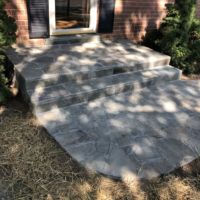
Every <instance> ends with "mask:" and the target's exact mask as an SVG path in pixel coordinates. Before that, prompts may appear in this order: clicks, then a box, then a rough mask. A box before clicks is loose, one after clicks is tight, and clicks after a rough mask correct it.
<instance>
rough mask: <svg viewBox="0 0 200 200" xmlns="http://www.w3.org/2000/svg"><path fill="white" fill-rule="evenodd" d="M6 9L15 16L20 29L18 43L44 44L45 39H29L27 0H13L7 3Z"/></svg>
mask: <svg viewBox="0 0 200 200" xmlns="http://www.w3.org/2000/svg"><path fill="white" fill-rule="evenodd" d="M6 11H7V12H8V14H9V15H11V16H12V17H14V18H15V20H16V23H17V26H18V31H17V43H18V44H21V43H22V44H29V45H42V44H44V40H43V39H31V40H30V39H29V33H28V15H27V8H26V0H11V1H10V2H9V3H7V4H6Z"/></svg>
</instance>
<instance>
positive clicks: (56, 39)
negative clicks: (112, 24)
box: [45, 33, 100, 45]
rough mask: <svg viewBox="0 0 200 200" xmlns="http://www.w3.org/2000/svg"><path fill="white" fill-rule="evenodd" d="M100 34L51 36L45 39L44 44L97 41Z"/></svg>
mask: <svg viewBox="0 0 200 200" xmlns="http://www.w3.org/2000/svg"><path fill="white" fill-rule="evenodd" d="M99 40H100V36H99V35H97V34H96V33H95V34H93V33H89V34H75V35H74V34H73V35H58V36H51V37H50V38H48V39H46V40H45V44H46V45H57V44H74V43H84V42H99Z"/></svg>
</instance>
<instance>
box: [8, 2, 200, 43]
mask: <svg viewBox="0 0 200 200" xmlns="http://www.w3.org/2000/svg"><path fill="white" fill-rule="evenodd" d="M98 1H99V0H98ZM26 2H27V1H26V0H12V1H11V2H10V3H7V5H6V10H7V12H8V14H9V15H11V16H13V17H14V18H15V19H16V23H17V25H18V31H17V43H18V44H20V43H22V44H29V45H30V44H31V45H43V44H44V43H45V39H44V38H35V39H34V38H32V39H30V34H29V25H30V24H29V20H28V11H27V10H28V9H27V3H26ZM49 2H50V1H49ZM114 2H115V6H114V23H113V30H112V33H104V34H100V35H102V37H105V36H106V37H126V38H129V39H132V40H134V41H140V40H141V39H142V38H143V36H144V35H145V33H146V31H147V30H149V29H154V28H158V27H159V24H160V22H161V21H162V19H163V17H164V16H165V14H166V9H165V5H166V3H173V2H174V0H143V1H141V0H116V1H114ZM98 3H99V2H98ZM197 7H198V16H199V17H200V0H198V5H197Z"/></svg>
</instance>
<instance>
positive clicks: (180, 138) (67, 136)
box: [36, 81, 200, 179]
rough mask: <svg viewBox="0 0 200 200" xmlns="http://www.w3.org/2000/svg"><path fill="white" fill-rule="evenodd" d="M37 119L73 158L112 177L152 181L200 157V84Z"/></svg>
mask: <svg viewBox="0 0 200 200" xmlns="http://www.w3.org/2000/svg"><path fill="white" fill-rule="evenodd" d="M36 114H37V117H38V119H39V120H40V122H41V124H42V125H43V126H44V127H45V128H46V129H47V130H48V132H49V133H50V134H51V135H52V136H53V137H54V138H55V140H57V141H58V143H59V144H60V145H61V146H62V147H63V148H64V149H65V150H66V151H67V152H68V153H69V154H70V155H71V156H72V157H73V158H75V159H76V160H77V161H79V162H80V163H82V165H84V166H85V167H87V168H88V169H91V170H94V171H98V172H100V173H103V174H106V175H109V176H112V177H115V178H123V179H125V178H127V179H129V178H130V176H132V177H135V178H144V179H150V178H153V177H157V176H159V175H160V174H166V173H169V172H170V171H172V170H174V169H176V168H177V167H180V166H183V165H185V164H187V163H189V162H191V161H192V160H194V159H196V158H198V157H199V155H200V151H199V150H200V81H172V82H169V84H167V85H165V86H160V87H152V88H151V89H144V90H143V91H142V92H138V93H134V94H132V93H123V94H120V95H116V96H112V97H106V98H100V99H97V100H95V101H92V102H90V103H88V104H86V103H83V104H77V105H73V106H70V107H66V108H57V107H56V105H55V106H54V107H53V108H52V109H51V110H50V111H48V112H45V113H37V111H36Z"/></svg>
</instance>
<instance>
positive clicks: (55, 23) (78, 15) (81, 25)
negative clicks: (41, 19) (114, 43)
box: [49, 0, 98, 35]
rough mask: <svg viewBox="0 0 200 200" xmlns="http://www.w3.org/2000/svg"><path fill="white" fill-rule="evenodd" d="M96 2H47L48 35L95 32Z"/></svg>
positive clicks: (62, 0)
mask: <svg viewBox="0 0 200 200" xmlns="http://www.w3.org/2000/svg"><path fill="white" fill-rule="evenodd" d="M97 7H98V6H97V0H49V22H50V35H64V34H78V33H92V32H96V28H97Z"/></svg>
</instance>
